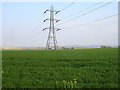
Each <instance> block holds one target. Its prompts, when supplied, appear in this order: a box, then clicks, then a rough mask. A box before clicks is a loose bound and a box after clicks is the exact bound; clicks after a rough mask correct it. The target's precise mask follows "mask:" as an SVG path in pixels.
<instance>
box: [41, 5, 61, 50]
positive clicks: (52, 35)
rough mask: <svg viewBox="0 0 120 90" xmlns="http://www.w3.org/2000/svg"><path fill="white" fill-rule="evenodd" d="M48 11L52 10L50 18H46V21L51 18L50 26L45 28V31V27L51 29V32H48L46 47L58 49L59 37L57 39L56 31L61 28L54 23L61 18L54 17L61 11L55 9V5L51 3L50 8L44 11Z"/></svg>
mask: <svg viewBox="0 0 120 90" xmlns="http://www.w3.org/2000/svg"><path fill="white" fill-rule="evenodd" d="M47 11H49V12H50V18H49V19H45V20H44V22H45V21H47V20H49V21H50V26H49V27H48V28H44V29H43V31H44V30H45V29H49V33H48V38H47V43H46V49H47V50H50V49H52V50H57V49H58V45H57V39H56V31H59V30H61V29H58V28H55V26H54V24H55V23H57V22H58V21H60V20H57V19H54V14H57V13H58V12H60V11H55V10H54V9H53V5H51V8H50V10H46V11H45V12H44V13H46V12H47Z"/></svg>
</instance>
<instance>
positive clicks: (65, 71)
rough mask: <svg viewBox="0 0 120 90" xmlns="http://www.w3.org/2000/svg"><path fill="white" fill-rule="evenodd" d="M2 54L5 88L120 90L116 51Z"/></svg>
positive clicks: (9, 52) (14, 52) (87, 50)
mask: <svg viewBox="0 0 120 90" xmlns="http://www.w3.org/2000/svg"><path fill="white" fill-rule="evenodd" d="M2 54H3V57H2V66H3V67H2V69H3V71H2V87H3V88H117V84H118V49H117V48H99V49H73V50H57V51H52V50H51V51H46V50H41V51H39V50H22V51H15V50H12V51H8V50H3V51H2Z"/></svg>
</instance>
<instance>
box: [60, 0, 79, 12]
mask: <svg viewBox="0 0 120 90" xmlns="http://www.w3.org/2000/svg"><path fill="white" fill-rule="evenodd" d="M77 1H78V0H75V1H73V2H72V3H70V4H69V5H67V6H66V7H64V8H63V9H61V10H60V11H64V10H65V9H67V8H68V7H70V6H72V5H73V4H74V3H76V2H77Z"/></svg>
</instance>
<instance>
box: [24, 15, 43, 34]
mask: <svg viewBox="0 0 120 90" xmlns="http://www.w3.org/2000/svg"><path fill="white" fill-rule="evenodd" d="M42 16H43V14H42V15H41V16H39V17H38V18H37V19H36V20H35V21H34V22H33V23H32V24H31V25H30V26H29V27H27V28H26V29H25V30H26V31H28V30H31V31H29V32H28V33H27V34H29V33H32V32H33V31H34V30H33V29H32V28H33V26H34V25H36V23H37V22H38V21H39V20H40V19H41V18H42ZM41 24H42V23H41ZM22 34H26V33H25V31H24V32H23V33H22Z"/></svg>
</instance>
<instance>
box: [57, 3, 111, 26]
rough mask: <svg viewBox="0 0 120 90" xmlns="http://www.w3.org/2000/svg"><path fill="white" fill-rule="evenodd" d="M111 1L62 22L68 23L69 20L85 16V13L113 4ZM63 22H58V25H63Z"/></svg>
mask: <svg viewBox="0 0 120 90" xmlns="http://www.w3.org/2000/svg"><path fill="white" fill-rule="evenodd" d="M111 3H112V2H108V3H106V4H103V5H101V6H99V7H97V8H95V9H92V10H90V11H88V12H85V13H83V14H81V15H79V16H76V17H73V18H71V19H69V20H66V21H65V22H63V23H61V24H65V23H68V22H69V21H72V20H74V19H78V18H79V17H81V16H85V15H87V14H89V13H91V12H93V11H95V10H97V9H100V8H102V7H104V6H106V5H109V4H111ZM61 24H58V25H61Z"/></svg>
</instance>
